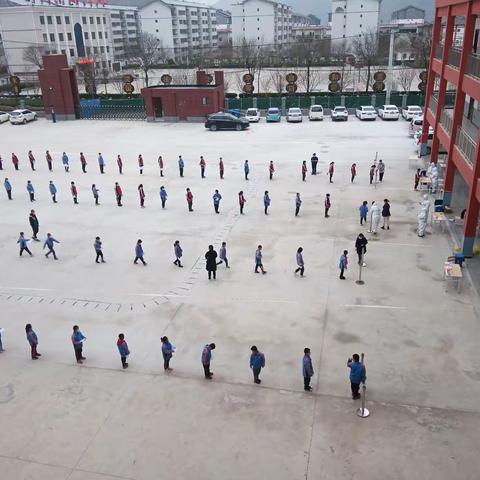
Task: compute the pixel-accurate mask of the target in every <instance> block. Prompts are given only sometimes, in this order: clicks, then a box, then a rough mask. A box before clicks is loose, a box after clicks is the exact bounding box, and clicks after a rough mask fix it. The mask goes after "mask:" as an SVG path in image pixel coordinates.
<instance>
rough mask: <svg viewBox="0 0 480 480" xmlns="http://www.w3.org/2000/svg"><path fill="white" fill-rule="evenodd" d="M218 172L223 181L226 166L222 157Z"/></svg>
mask: <svg viewBox="0 0 480 480" xmlns="http://www.w3.org/2000/svg"><path fill="white" fill-rule="evenodd" d="M218 171H219V173H220V178H221V179H222V180H223V174H224V173H225V165H224V164H223V159H222V157H220V161H219V162H218Z"/></svg>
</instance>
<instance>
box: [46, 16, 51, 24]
mask: <svg viewBox="0 0 480 480" xmlns="http://www.w3.org/2000/svg"><path fill="white" fill-rule="evenodd" d="M47 23H48V24H49V25H51V24H52V17H50V16H48V17H47Z"/></svg>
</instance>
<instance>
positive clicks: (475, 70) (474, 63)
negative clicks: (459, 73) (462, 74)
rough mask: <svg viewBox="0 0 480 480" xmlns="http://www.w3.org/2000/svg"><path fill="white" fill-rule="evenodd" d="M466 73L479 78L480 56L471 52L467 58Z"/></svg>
mask: <svg viewBox="0 0 480 480" xmlns="http://www.w3.org/2000/svg"><path fill="white" fill-rule="evenodd" d="M467 75H471V76H472V77H477V78H480V56H479V55H476V54H475V53H471V54H469V55H468V58H467Z"/></svg>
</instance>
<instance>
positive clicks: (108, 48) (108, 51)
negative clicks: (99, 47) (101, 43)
mask: <svg viewBox="0 0 480 480" xmlns="http://www.w3.org/2000/svg"><path fill="white" fill-rule="evenodd" d="M107 53H110V47H109V46H108V45H107Z"/></svg>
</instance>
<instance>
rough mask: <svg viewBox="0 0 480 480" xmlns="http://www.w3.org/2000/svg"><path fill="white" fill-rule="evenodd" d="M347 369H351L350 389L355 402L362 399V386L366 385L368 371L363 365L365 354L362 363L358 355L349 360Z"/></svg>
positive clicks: (355, 354)
mask: <svg viewBox="0 0 480 480" xmlns="http://www.w3.org/2000/svg"><path fill="white" fill-rule="evenodd" d="M347 368H349V369H350V375H349V377H350V388H351V390H352V398H353V400H358V399H359V398H361V395H360V393H359V390H360V384H361V383H365V380H366V378H367V377H366V370H365V365H364V364H363V353H362V361H360V357H359V355H358V353H354V354H353V355H352V358H349V359H348V360H347Z"/></svg>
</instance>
